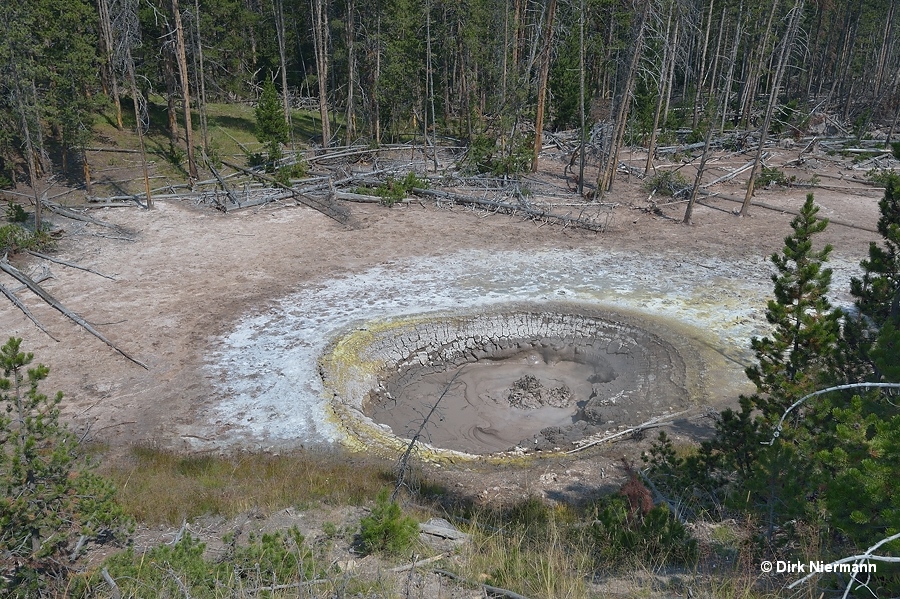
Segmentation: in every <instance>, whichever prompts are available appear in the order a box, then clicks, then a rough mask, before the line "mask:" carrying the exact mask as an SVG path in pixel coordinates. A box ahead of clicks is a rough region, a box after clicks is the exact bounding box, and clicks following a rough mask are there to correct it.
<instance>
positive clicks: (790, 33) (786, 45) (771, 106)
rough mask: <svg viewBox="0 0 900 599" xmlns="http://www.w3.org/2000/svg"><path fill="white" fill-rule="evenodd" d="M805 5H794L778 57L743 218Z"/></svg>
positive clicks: (745, 198) (742, 209) (801, 1)
mask: <svg viewBox="0 0 900 599" xmlns="http://www.w3.org/2000/svg"><path fill="white" fill-rule="evenodd" d="M804 3H805V0H796V2H795V3H794V8H793V9H792V11H791V17H790V21H789V22H788V28H787V33H786V34H785V36H784V38H783V39H782V41H781V54H780V56H779V57H778V65H777V67H776V69H775V77H774V78H773V79H772V88H771V90H770V91H769V102H768V105H767V106H766V118H765V119H764V120H763V125H762V129H761V130H760V132H759V146H758V147H757V148H756V158H755V159H754V162H753V169H751V171H750V181H749V182H748V183H747V194H746V195H745V196H744V204H743V205H742V206H741V213H740V215H741V216H746V214H747V210H748V209H749V208H750V200H751V199H752V198H753V187H754V185H755V182H756V175H757V172H758V171H759V165H760V163H761V162H762V153H763V146H765V143H766V139H767V138H768V135H769V127H770V126H771V125H772V115H773V114H774V112H775V106H776V105H777V104H778V94H779V91H780V90H781V79H782V77H783V76H784V72H785V70H787V63H788V59H789V58H790V55H791V48H792V47H793V45H794V38H796V37H797V29H798V27H799V24H800V19H801V17H802V14H803V6H804Z"/></svg>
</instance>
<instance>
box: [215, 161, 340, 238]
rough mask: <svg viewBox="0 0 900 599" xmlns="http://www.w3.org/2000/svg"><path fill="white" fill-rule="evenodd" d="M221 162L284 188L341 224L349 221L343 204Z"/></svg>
mask: <svg viewBox="0 0 900 599" xmlns="http://www.w3.org/2000/svg"><path fill="white" fill-rule="evenodd" d="M222 164H224V165H226V166H230V167H231V168H233V169H235V170H239V171H241V172H243V173H246V174H248V175H250V176H251V177H253V178H255V179H259V180H261V181H265V182H266V183H271V184H272V185H275V186H277V187H280V188H281V189H284V190H286V191H288V192H290V194H291V195H292V196H293V197H294V199H295V200H297V201H298V202H300V203H301V204H303V205H304V206H309V207H310V208H312V209H313V210H318V211H319V212H321V213H322V214H324V215H325V216H327V217H328V218H331V219H334V220H336V221H337V222H339V223H340V224H342V225H347V224H348V223H349V222H350V211H349V210H348V209H347V208H346V207H344V206H338V205H337V204H334V203H329V202H323V201H322V200H320V199H318V198H312V197H309V196H307V195H303V192H301V191H298V190H296V189H294V188H293V187H290V186H288V185H284V184H282V183H279V182H278V181H276V180H275V179H273V178H272V177H269V176H268V175H263V174H262V173H257V172H255V171H252V170H250V169H248V168H244V167H242V166H238V165H236V164H232V163H231V162H225V161H224V160H223V161H222ZM326 187H327V185H326Z"/></svg>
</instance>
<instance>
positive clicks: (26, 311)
mask: <svg viewBox="0 0 900 599" xmlns="http://www.w3.org/2000/svg"><path fill="white" fill-rule="evenodd" d="M0 293H2V294H3V295H5V296H6V297H7V298H9V301H11V302H12V303H13V305H14V306H15V307H16V308H18V309H19V310H21V311H22V314H24V315H25V316H27V317H28V320H30V321H31V322H33V323H34V326H36V327H37V328H39V329H40V330H42V331H44V332H45V333H46V334H47V336H48V337H50V338H51V339H53V340H54V341H56V342H57V343H58V342H59V339H57V338H56V337H54V336H53V335H51V334H50V331H48V330H47V329H45V328H44V325H42V324H41V323H40V321H39V320H38V319H37V317H35V315H34V314H32V313H31V310H29V309H28V306H26V305H25V304H23V303H22V300H20V299H19V298H18V297H16V294H14V293H13V292H12V291H11V290H9V289H7V288H6V287H5V286H3V285H0Z"/></svg>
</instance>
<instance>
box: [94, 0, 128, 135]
mask: <svg viewBox="0 0 900 599" xmlns="http://www.w3.org/2000/svg"><path fill="white" fill-rule="evenodd" d="M97 11H98V12H99V13H100V38H101V39H102V40H103V52H104V54H105V55H106V64H107V68H108V70H109V85H110V87H111V88H112V90H111V91H112V99H113V104H114V105H115V107H116V128H117V129H118V130H119V131H121V130H122V129H124V128H125V127H124V125H123V123H122V100H121V98H120V96H119V78H118V77H117V76H116V67H115V64H114V63H113V37H112V25H111V23H110V18H109V5H108V4H107V0H97Z"/></svg>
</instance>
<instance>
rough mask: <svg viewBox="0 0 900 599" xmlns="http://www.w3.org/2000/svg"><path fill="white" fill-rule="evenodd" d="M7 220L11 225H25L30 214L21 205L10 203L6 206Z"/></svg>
mask: <svg viewBox="0 0 900 599" xmlns="http://www.w3.org/2000/svg"><path fill="white" fill-rule="evenodd" d="M6 220H8V221H9V222H11V223H24V222H25V221H27V220H28V213H27V212H25V209H24V208H22V206H21V205H20V204H16V203H15V202H10V203H9V204H7V205H6Z"/></svg>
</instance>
